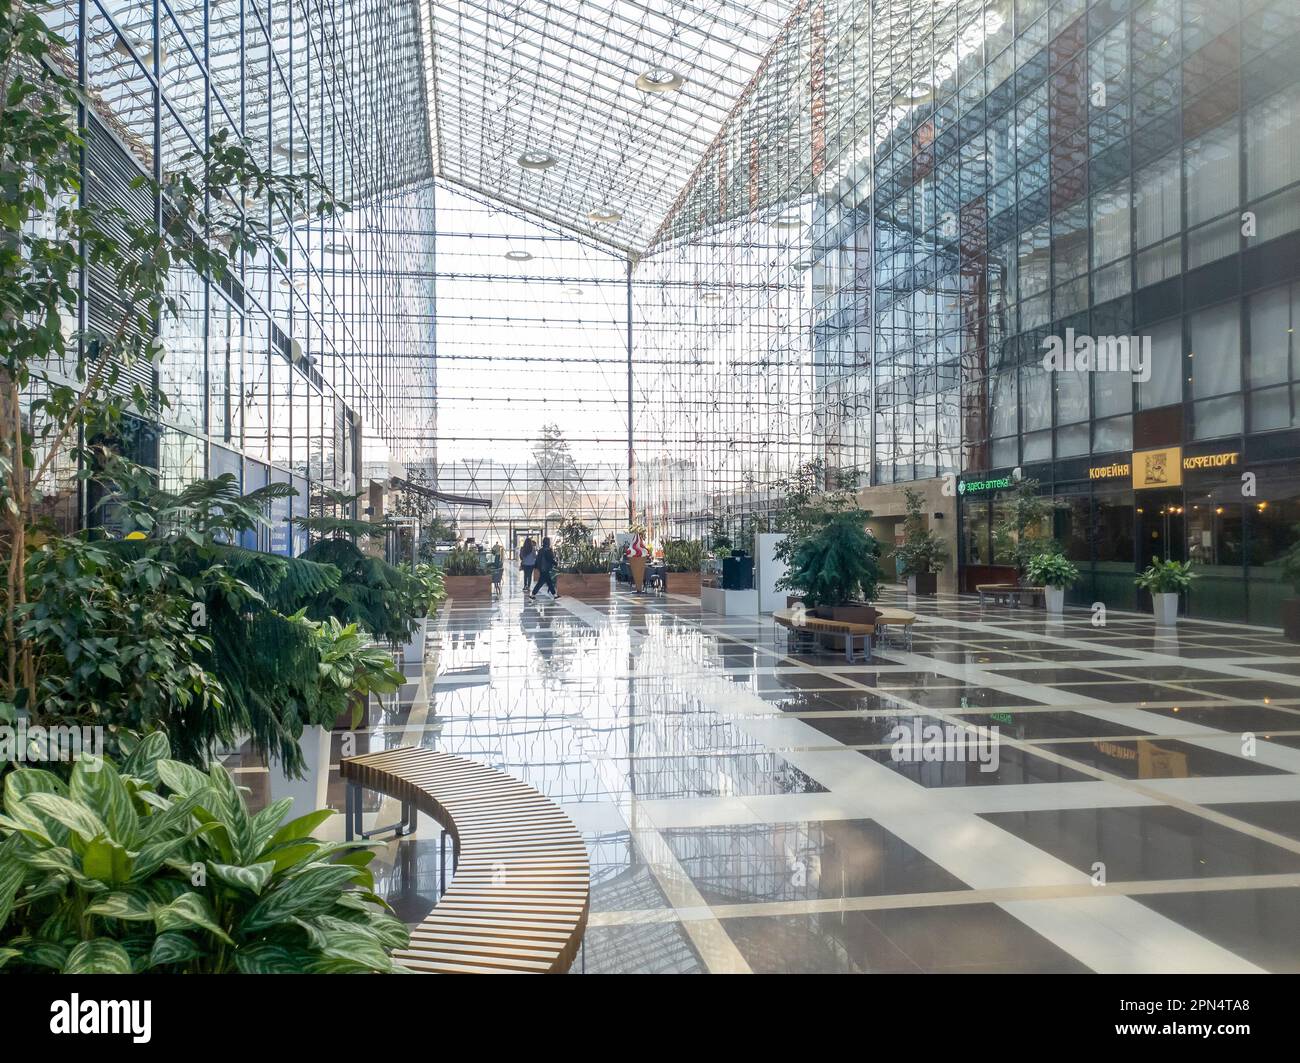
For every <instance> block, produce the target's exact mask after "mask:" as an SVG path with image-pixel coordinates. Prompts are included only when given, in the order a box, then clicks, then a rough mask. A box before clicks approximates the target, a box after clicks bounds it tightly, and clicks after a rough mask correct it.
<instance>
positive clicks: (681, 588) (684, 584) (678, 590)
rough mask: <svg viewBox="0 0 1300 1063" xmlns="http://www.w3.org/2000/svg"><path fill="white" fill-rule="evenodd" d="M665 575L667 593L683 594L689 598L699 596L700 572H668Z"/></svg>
mask: <svg viewBox="0 0 1300 1063" xmlns="http://www.w3.org/2000/svg"><path fill="white" fill-rule="evenodd" d="M667 577H668V588H667V590H668V593H669V594H685V595H686V596H687V597H689V598H698V597H699V596H700V573H698V572H669V573H667Z"/></svg>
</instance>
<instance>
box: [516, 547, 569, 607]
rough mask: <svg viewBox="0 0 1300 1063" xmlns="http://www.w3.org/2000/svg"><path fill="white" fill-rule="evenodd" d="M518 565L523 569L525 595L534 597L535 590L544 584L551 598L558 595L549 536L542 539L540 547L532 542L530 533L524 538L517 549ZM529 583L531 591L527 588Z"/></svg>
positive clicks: (553, 555) (553, 553)
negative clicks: (522, 543) (521, 544)
mask: <svg viewBox="0 0 1300 1063" xmlns="http://www.w3.org/2000/svg"><path fill="white" fill-rule="evenodd" d="M519 567H520V568H522V569H523V570H524V594H525V595H527V596H528V597H530V598H536V597H537V592H538V591H539V590H540V589H541V588H542V585H543V584H545V586H546V589H547V590H549V591H550V592H551V597H552V598H559V597H560V592H559V591H557V590H556V589H555V551H554V550H552V549H551V540H550V537H549V536H546V537H544V538H543V539H542V545H541V546H540V547H539V546H538V545H537V544H536V543H534V542H533V537H532V536H531V535H530V536H528V538H526V539H525V540H524V545H523V546H522V547H520V549H519ZM529 584H532V590H531V591H530V590H529V589H528V588H529Z"/></svg>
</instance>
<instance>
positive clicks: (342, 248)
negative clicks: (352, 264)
mask: <svg viewBox="0 0 1300 1063" xmlns="http://www.w3.org/2000/svg"><path fill="white" fill-rule="evenodd" d="M322 250H323V251H324V252H325V253H326V254H327V255H346V254H347V253H348V245H347V244H344V243H335V244H326V245H325V246H324V247H323V248H322Z"/></svg>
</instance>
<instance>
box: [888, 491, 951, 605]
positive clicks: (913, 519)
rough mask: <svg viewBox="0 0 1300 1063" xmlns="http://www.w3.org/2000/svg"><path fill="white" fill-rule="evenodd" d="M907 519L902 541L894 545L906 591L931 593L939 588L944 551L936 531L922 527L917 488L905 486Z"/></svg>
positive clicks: (920, 504) (922, 497) (921, 497)
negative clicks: (904, 579) (905, 580)
mask: <svg viewBox="0 0 1300 1063" xmlns="http://www.w3.org/2000/svg"><path fill="white" fill-rule="evenodd" d="M903 493H904V494H905V495H906V497H907V519H906V520H905V521H904V522H903V541H902V543H901V544H900V545H899V546H898V547H896V548H895V550H894V553H895V556H896V557H897V558H898V562H899V571H900V572H901V573H902V575H904V576H906V577H907V593H908V594H934V592H935V591H936V590H938V589H939V575H938V574H939V572H941V571H942V570H943V566H944V565H945V564H947V563H948V552H947V548H946V547H945V545H944V541H943V539H942V538H941V537H940V535H939V534H938V532H933V531H931V530H930V529H929V528H927V527H926V524H925V514H924V512H923V511H922V505H923V503H924V501H925V497H924V496H923V495H922V494H921V492H920V491H914V490H913V489H912V488H910V487H909V488H906V489H905V490H904V492H903Z"/></svg>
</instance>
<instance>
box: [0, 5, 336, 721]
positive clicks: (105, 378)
mask: <svg viewBox="0 0 1300 1063" xmlns="http://www.w3.org/2000/svg"><path fill="white" fill-rule="evenodd" d="M68 48H69V46H68V45H67V43H66V42H64V41H63V40H61V39H60V38H59V37H58V36H57V35H56V34H55V33H54V32H53V31H52V30H51V29H50V28H49V27H48V26H47V25H46V23H45V22H44V21H43V19H42V18H41V16H40V12H39V8H38V6H37V5H34V4H29V3H22V2H19V0H0V185H3V193H4V194H3V195H0V230H3V232H2V234H0V544H2V546H3V551H2V552H3V556H4V564H5V578H4V587H3V591H2V592H0V614H2V618H3V627H4V642H5V652H4V659H3V661H2V662H0V712H3V713H5V714H8V715H12V714H13V713H14V712H15V711H17V710H20V709H21V710H25V711H28V712H35V713H39V712H40V711H41V709H42V704H41V702H42V690H43V684H44V683H45V680H46V679H47V678H48V677H47V676H46V675H45V674H44V670H45V669H46V668H47V666H54V667H57V668H60V669H62V668H64V666H63V665H57V664H55V659H54V657H53V656H51V655H49V654H46V653H44V652H43V651H42V645H43V643H42V640H43V639H47V638H49V637H51V632H53V631H54V630H55V629H56V628H57V626H58V625H59V624H60V623H61V622H65V623H71V624H72V625H74V626H76V627H77V628H78V632H79V634H78V643H77V646H78V653H79V652H80V650H81V649H85V648H87V647H98V649H99V650H100V651H101V652H102V653H103V655H104V656H105V657H106V658H107V657H111V656H112V652H113V650H114V649H115V645H114V644H113V643H111V642H108V641H102V640H111V639H115V638H117V637H118V635H116V634H114V632H116V631H119V630H120V629H122V628H123V627H129V625H130V624H131V622H132V613H131V610H138V609H139V607H140V606H139V604H138V603H140V602H142V601H144V600H147V599H144V598H142V597H141V596H140V594H139V591H140V587H139V586H137V585H136V581H138V580H143V581H144V589H145V590H147V591H148V592H149V593H150V594H152V595H154V596H155V597H156V596H159V595H168V594H170V595H171V596H170V597H168V599H167V600H166V601H165V602H164V601H156V602H155V603H154V604H155V606H156V609H155V610H154V612H151V614H150V617H149V619H157V620H158V623H156V624H155V626H154V628H153V629H152V631H151V635H150V639H149V641H148V644H147V645H148V648H149V652H150V654H151V655H152V659H151V660H149V661H145V660H139V661H138V662H137V664H138V668H139V669H140V671H139V672H138V674H139V675H140V676H157V677H161V676H163V675H164V674H165V673H166V672H167V671H168V667H167V665H168V660H169V656H170V657H171V658H172V664H174V666H175V667H174V669H171V670H172V671H174V672H175V673H176V674H178V675H179V676H181V677H183V680H184V682H187V683H189V682H191V680H193V682H194V683H195V684H197V685H198V686H205V685H206V684H205V683H204V682H203V680H201V679H200V678H198V677H196V676H194V674H193V673H192V672H191V667H192V665H193V664H194V662H195V660H196V657H197V656H201V654H202V651H203V649H204V645H203V641H202V640H203V639H204V638H206V636H205V635H204V634H203V633H202V632H201V631H199V632H195V631H191V632H189V634H185V635H183V634H182V632H181V631H180V630H179V628H177V627H176V626H175V625H173V624H170V623H164V622H162V621H163V620H169V621H170V620H176V619H178V618H179V615H180V604H181V602H182V601H183V602H184V604H185V605H186V606H187V607H188V605H189V603H190V601H192V597H187V595H190V594H191V591H192V589H193V588H192V587H187V586H186V584H185V582H184V579H185V578H186V577H184V576H183V574H180V573H178V572H176V571H173V568H174V566H173V567H169V565H168V563H167V562H166V561H164V560H161V559H156V558H149V559H141V558H136V559H126V560H123V561H121V563H120V564H119V560H118V559H115V558H114V557H113V555H111V554H109V553H107V552H105V551H103V550H101V549H100V548H99V547H98V546H96V544H94V543H93V542H91V541H89V540H88V538H87V537H85V536H71V537H59V536H56V535H54V534H52V532H51V531H50V529H47V528H44V527H41V526H39V522H38V499H37V494H38V492H39V489H40V488H41V486H42V485H43V484H45V483H48V482H49V481H50V479H51V478H52V477H53V476H54V475H56V474H58V473H59V472H60V471H61V470H63V469H65V468H68V467H72V468H75V470H76V476H77V477H78V478H79V479H81V480H88V479H92V478H93V477H94V476H95V475H96V472H97V464H96V454H95V453H94V452H93V450H92V447H93V445H94V443H95V442H96V441H98V440H104V439H112V438H114V437H115V436H116V435H117V434H118V433H119V429H120V426H121V425H122V424H123V422H124V420H125V418H126V415H127V414H132V415H136V416H139V417H141V418H144V419H146V420H156V419H157V418H158V417H159V416H160V415H161V413H162V411H163V410H164V409H165V408H166V406H167V402H166V397H165V396H163V395H161V394H158V393H157V392H156V391H155V390H154V389H152V388H147V387H145V386H144V385H142V384H140V383H138V382H131V381H132V380H133V374H132V373H131V369H132V367H133V366H138V365H139V364H140V363H144V362H148V363H152V364H153V365H157V364H158V362H159V360H160V359H162V358H163V357H164V356H165V350H164V348H163V345H162V342H161V341H160V339H159V338H158V337H159V336H160V334H161V331H162V325H163V322H164V321H165V320H167V319H168V318H174V317H176V316H177V315H179V314H180V313H181V312H182V311H183V309H184V307H183V305H182V304H181V302H180V301H179V300H178V298H177V297H176V296H175V295H174V294H173V288H174V284H173V278H174V275H175V273H176V271H177V270H178V269H181V268H183V269H187V270H191V271H193V272H194V273H195V274H197V275H198V276H200V277H205V278H207V279H208V280H209V281H211V282H212V283H221V282H225V281H227V280H228V279H231V278H232V277H235V276H236V275H237V274H238V273H239V271H240V268H241V265H242V263H243V262H244V261H246V260H250V259H252V258H253V257H254V256H256V255H257V254H259V253H265V254H267V255H268V256H270V257H273V258H274V259H275V260H277V261H278V262H280V263H281V264H284V263H285V262H286V261H287V257H286V255H285V253H284V251H283V249H282V248H281V247H280V244H279V240H278V237H277V234H276V232H275V230H274V229H273V228H272V226H271V222H270V220H269V219H270V218H272V217H288V218H301V217H306V216H310V215H313V214H314V215H316V216H318V217H329V216H333V215H334V214H336V213H337V212H339V211H340V210H342V209H344V206H343V205H342V204H341V203H339V202H337V201H336V200H335V199H334V198H333V197H332V196H331V194H330V193H329V192H328V190H327V189H326V188H325V187H324V186H323V185H322V184H321V182H320V181H319V180H318V179H317V178H316V177H315V176H313V175H310V174H297V175H294V174H276V173H273V172H271V171H269V170H267V169H264V168H263V167H262V166H260V165H259V164H258V162H257V157H258V153H257V152H256V151H254V150H253V147H252V145H251V144H249V143H247V142H245V141H243V140H241V139H239V138H238V137H236V136H234V135H232V134H231V132H230V131H229V130H225V129H223V130H220V131H218V132H216V133H214V134H213V135H212V136H211V137H210V138H209V139H208V141H207V142H206V144H205V145H204V147H203V149H202V150H201V151H193V152H191V153H189V154H187V155H186V156H185V157H184V158H182V159H181V160H180V161H179V163H178V165H177V167H176V169H175V170H172V171H169V172H167V173H165V174H164V176H163V180H162V182H161V183H154V182H153V181H152V180H150V179H149V178H147V177H145V176H144V175H143V174H140V175H138V176H137V177H136V178H134V179H133V181H132V186H133V188H134V189H135V190H136V191H138V192H140V193H142V194H145V195H148V196H151V197H152V198H153V200H154V202H155V204H156V205H157V208H158V209H157V210H156V214H157V216H158V217H159V218H161V221H160V222H155V221H154V220H152V218H150V219H148V220H144V221H141V220H139V219H137V218H136V217H135V216H133V215H132V214H131V213H130V212H129V211H127V210H126V209H125V208H124V207H123V206H121V205H119V204H117V203H114V202H108V201H104V202H101V201H98V200H95V199H92V198H90V197H89V196H87V195H85V194H83V190H82V188H81V173H80V158H81V149H82V147H83V143H84V131H83V130H82V129H81V128H79V127H78V125H77V116H78V114H79V113H80V111H79V108H80V107H81V106H82V105H83V103H86V101H85V100H84V98H83V97H82V95H81V94H80V92H79V89H78V86H77V85H76V83H75V82H74V81H73V80H72V79H70V78H69V77H67V76H66V75H65V74H64V73H63V70H62V67H61V65H60V63H61V60H63V59H65V57H66V54H67V50H68ZM92 267H93V268H94V269H96V270H97V271H99V273H100V274H101V275H107V276H108V277H109V278H110V279H111V282H110V283H111V287H112V289H113V290H114V297H115V305H114V309H113V313H112V315H111V316H110V317H109V318H108V319H107V320H100V318H99V315H95V316H93V317H92V316H89V315H88V316H87V318H86V320H87V324H86V325H85V326H84V327H83V326H82V325H81V324H80V323H79V303H80V288H81V277H82V274H83V272H84V271H86V270H88V269H90V268H92ZM92 322H98V323H97V324H96V323H92ZM60 572H62V573H64V574H67V573H69V572H71V573H75V574H76V578H77V580H78V581H79V586H80V590H81V593H80V594H79V595H78V596H76V597H75V598H73V597H71V596H69V595H67V594H63V595H59V594H58V593H57V592H56V589H55V584H56V582H57V580H58V579H59V578H60V577H59V573H60ZM42 594H48V597H47V598H46V599H45V601H44V604H42V603H41V601H40V600H39V596H40V595H42ZM89 603H93V605H94V606H95V607H100V606H102V607H104V608H105V609H106V610H107V609H110V607H111V610H112V611H111V615H108V614H106V613H96V612H93V611H92V612H91V613H90V614H89V615H86V608H87V605H88V604H89ZM77 609H81V610H82V615H79V616H73V617H68V616H66V615H64V614H65V613H66V612H67V611H75V610H77ZM122 610H126V611H125V612H123V611H122ZM154 613H156V614H157V616H156V617H155V616H154ZM142 619H144V618H142ZM97 625H98V626H97ZM96 640H101V641H98V642H97V641H96ZM69 652H71V650H70V651H69ZM96 667H97V671H96V674H95V676H94V677H91V678H93V679H94V681H95V682H96V683H99V682H101V681H102V682H103V683H106V684H108V685H110V686H111V685H112V684H113V683H115V682H116V681H115V680H114V678H113V672H114V670H116V671H118V672H119V673H120V671H121V669H120V668H115V666H114V664H113V662H112V661H111V660H108V659H104V660H101V661H100V662H99V663H98V664H97V666H96ZM54 678H55V679H56V680H58V679H59V678H60V677H59V676H58V675H56V676H55V677H54ZM127 687H128V684H126V683H125V682H124V684H123V687H122V688H121V689H120V690H119V692H118V695H117V696H118V697H119V698H130V697H131V695H130V694H129V690H128V689H127ZM193 693H195V695H196V696H197V692H196V691H195V692H193ZM183 694H184V692H183V691H180V690H171V691H167V690H164V692H163V695H162V696H163V697H165V698H172V699H176V701H177V704H181V703H182V702H183V701H184V698H183ZM184 704H185V706H186V707H198V708H202V707H203V705H202V703H201V702H197V703H196V702H195V701H194V700H193V698H191V699H190V701H188V702H184ZM209 707H210V703H209Z"/></svg>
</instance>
